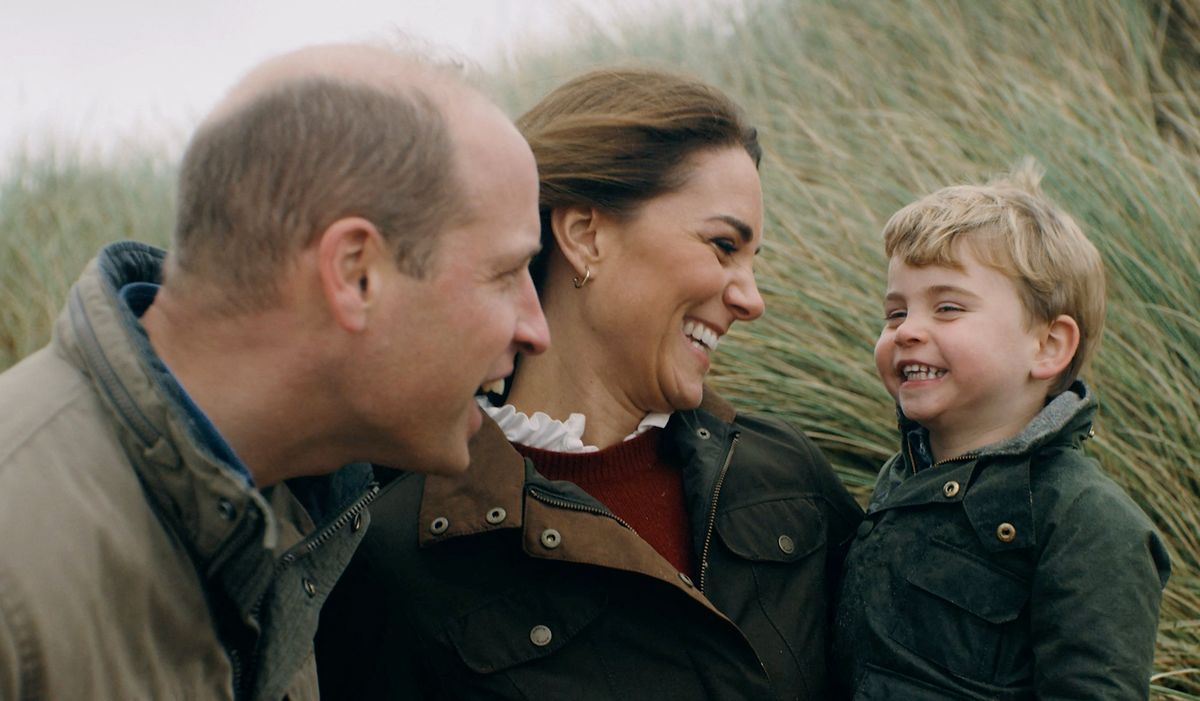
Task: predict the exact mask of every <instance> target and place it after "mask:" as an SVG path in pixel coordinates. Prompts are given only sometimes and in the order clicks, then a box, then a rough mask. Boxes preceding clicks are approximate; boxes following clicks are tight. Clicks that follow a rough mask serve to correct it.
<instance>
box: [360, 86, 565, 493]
mask: <svg viewBox="0 0 1200 701" xmlns="http://www.w3.org/2000/svg"><path fill="white" fill-rule="evenodd" d="M451 123H452V125H453V126H452V131H453V133H454V134H455V137H456V139H457V144H458V163H457V168H458V173H459V178H460V181H461V182H462V184H463V187H464V202H466V203H468V206H469V207H470V208H471V214H470V216H469V217H468V220H467V221H466V223H463V224H458V225H455V226H452V227H449V228H447V229H444V230H443V231H442V232H441V233H440V234H439V237H438V241H437V243H436V245H435V249H434V253H433V256H432V258H431V260H430V264H429V269H428V270H427V272H426V275H425V276H424V277H423V278H421V279H417V278H413V277H409V276H407V275H404V274H403V273H401V272H399V271H398V270H397V271H395V272H394V274H393V273H392V272H391V271H389V273H388V277H389V278H391V279H390V280H389V281H388V283H387V285H386V286H385V288H384V289H385V290H386V291H387V292H386V294H384V295H383V296H382V297H383V298H381V300H380V303H381V304H382V305H386V308H385V309H381V310H380V312H379V319H380V321H381V322H382V331H381V333H380V335H379V336H378V337H377V339H376V341H377V343H376V346H375V352H374V353H373V354H372V355H373V356H375V358H376V359H377V362H378V363H379V364H381V365H384V366H385V369H384V370H383V372H381V373H379V374H378V377H377V381H376V382H374V384H373V386H371V387H368V388H367V389H368V391H369V393H370V395H371V396H372V397H373V398H374V402H376V403H377V407H376V409H377V412H376V413H375V414H367V417H366V418H367V420H369V421H372V422H378V425H377V426H376V427H375V428H377V429H378V430H380V431H383V432H384V435H385V438H390V440H391V441H392V443H393V444H394V445H396V446H397V447H398V448H400V449H401V452H399V453H398V455H397V458H396V460H397V461H396V462H393V463H391V464H392V466H394V467H400V468H404V469H414V470H420V471H425V472H434V473H437V472H456V471H461V470H463V469H465V468H466V466H467V463H468V452H467V442H468V440H469V439H470V437H471V436H472V435H473V434H474V433H475V432H476V431H477V430H478V429H479V427H480V425H481V423H482V415H481V413H480V410H479V407H478V406H477V405H476V403H475V400H474V395H475V390H476V389H477V388H478V387H479V386H480V385H481V384H486V383H488V382H491V381H493V380H496V379H499V378H502V377H506V376H507V375H509V374H510V373H511V372H512V369H513V359H514V356H515V355H516V353H518V352H522V353H540V352H542V351H543V350H544V349H545V348H546V346H547V344H548V343H549V340H550V339H549V331H548V330H547V328H546V320H545V318H544V317H543V316H542V310H541V307H540V306H539V304H538V299H537V293H536V292H535V290H534V288H533V282H532V280H531V279H530V277H529V268H528V266H529V261H530V259H531V258H532V257H533V255H534V254H535V253H536V252H537V251H538V249H539V247H540V238H541V237H540V221H539V218H538V180H537V168H536V165H535V163H534V160H533V154H532V153H531V152H530V150H529V146H528V145H527V144H526V143H525V141H524V140H523V139H522V138H521V137H520V135H519V134H518V133H517V131H516V129H515V128H514V127H513V126H512V124H511V123H510V122H508V120H507V119H506V118H504V117H503V115H502V114H501V113H500V112H499V111H498V110H497V109H496V108H494V107H492V106H491V105H490V104H485V103H483V102H482V100H479V101H473V102H471V103H470V104H469V105H468V106H467V107H466V108H465V109H463V110H461V111H459V112H457V113H456V114H455V117H454V118H453V119H452V120H451ZM363 410H364V412H369V411H371V409H370V407H363Z"/></svg>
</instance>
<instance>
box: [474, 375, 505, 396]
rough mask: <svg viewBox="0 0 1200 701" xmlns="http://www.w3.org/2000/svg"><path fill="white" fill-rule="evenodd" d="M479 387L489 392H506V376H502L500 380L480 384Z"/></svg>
mask: <svg viewBox="0 0 1200 701" xmlns="http://www.w3.org/2000/svg"><path fill="white" fill-rule="evenodd" d="M479 389H481V390H483V391H484V392H487V393H488V394H504V378H503V377H501V378H500V379H498V380H492V381H491V382H489V383H487V384H486V385H480V387H479Z"/></svg>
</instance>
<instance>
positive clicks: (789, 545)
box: [779, 535, 796, 555]
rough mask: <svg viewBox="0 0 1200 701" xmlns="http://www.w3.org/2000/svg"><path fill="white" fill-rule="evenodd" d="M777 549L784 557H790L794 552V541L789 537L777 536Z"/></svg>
mask: <svg viewBox="0 0 1200 701" xmlns="http://www.w3.org/2000/svg"><path fill="white" fill-rule="evenodd" d="M779 549H780V550H782V551H783V553H784V554H785V555H791V554H792V553H794V552H796V541H794V540H792V537H791V536H790V535H781V536H779Z"/></svg>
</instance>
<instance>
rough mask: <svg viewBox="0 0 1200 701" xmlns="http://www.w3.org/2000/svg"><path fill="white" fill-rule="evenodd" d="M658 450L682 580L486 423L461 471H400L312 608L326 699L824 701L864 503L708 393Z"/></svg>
mask: <svg viewBox="0 0 1200 701" xmlns="http://www.w3.org/2000/svg"><path fill="white" fill-rule="evenodd" d="M663 438H664V440H668V441H671V442H672V443H673V444H674V445H675V446H676V448H677V449H678V451H679V455H680V460H681V465H683V481H684V494H685V499H686V504H687V509H688V513H689V516H690V519H691V523H690V527H691V531H692V539H693V547H694V552H695V556H696V558H695V559H696V562H697V563H699V565H698V568H699V569H698V576H697V578H696V580H695V581H694V582H693V581H692V579H690V578H689V577H688V576H687V575H686V574H682V573H680V572H678V571H676V570H675V569H674V568H673V567H672V566H671V565H670V564H669V563H668V562H667V560H665V559H664V558H662V557H661V556H660V555H659V554H658V553H657V552H656V551H655V550H654V549H653V548H652V547H651V546H650V545H648V544H647V543H646V542H645V541H643V540H642V539H641V538H640V537H638V535H637V534H636V533H634V532H633V531H632V530H630V529H629V528H628V527H626V526H625V525H623V524H622V523H621V522H619V521H618V520H617V519H616V518H615V517H614V516H612V514H611V513H610V512H609V511H608V510H607V509H606V508H605V507H604V506H603V505H601V504H600V503H599V502H597V501H596V500H595V499H593V498H592V497H590V496H589V495H588V494H586V493H585V492H583V491H582V490H581V489H580V488H579V487H577V486H575V485H574V484H572V483H569V482H551V481H549V480H546V479H545V478H544V477H542V476H541V475H539V474H538V473H537V471H536V465H533V464H532V462H531V461H527V460H525V459H524V458H522V457H521V455H520V454H519V453H517V452H516V451H515V450H514V449H513V448H512V446H511V445H509V443H508V442H507V441H506V440H505V439H504V436H503V434H502V433H501V432H500V429H499V427H497V426H496V425H495V424H494V423H492V422H491V421H490V420H485V422H484V428H483V429H482V430H481V431H480V433H479V435H477V436H476V437H475V439H474V440H473V442H472V445H471V455H472V463H471V466H470V467H469V468H468V469H467V471H466V472H465V473H463V474H461V475H455V476H422V475H419V474H409V473H404V474H402V476H400V477H398V478H397V479H395V481H393V482H392V483H391V484H390V485H388V487H386V488H385V490H384V492H383V493H382V494H381V495H380V497H379V499H378V500H377V501H376V502H375V504H374V505H373V506H372V507H371V510H372V527H371V530H370V532H369V533H368V534H367V537H366V539H365V541H364V543H363V546H362V547H361V548H360V550H359V551H358V554H357V555H356V556H355V559H354V561H353V562H352V564H351V566H350V568H349V570H348V571H347V573H346V575H345V577H344V578H343V579H342V581H341V582H340V583H339V585H338V587H337V588H336V589H335V591H334V593H333V594H332V595H331V598H330V601H329V602H328V604H327V606H326V608H325V610H324V612H323V614H322V620H321V626H320V629H319V632H318V640H317V648H318V668H319V671H320V680H321V687H322V696H323V698H326V699H374V698H380V699H415V698H427V699H476V698H488V699H572V700H573V701H583V700H584V699H614V700H616V699H619V700H620V701H630V700H631V699H658V700H665V699H681V700H682V699H687V700H688V701H696V700H698V699H720V700H722V701H725V700H730V699H754V700H756V701H759V700H762V699H773V698H778V699H825V698H826V696H827V681H826V667H827V661H826V653H827V647H828V642H827V641H828V628H829V622H830V618H831V609H830V603H829V602H830V597H831V593H832V589H833V588H834V587H835V586H836V581H835V579H836V577H837V573H838V572H839V571H840V568H841V561H842V557H843V555H844V548H845V545H846V544H847V542H848V540H849V539H850V537H851V536H852V535H853V533H854V530H855V528H856V527H857V525H858V523H859V520H860V519H861V510H860V509H859V507H858V506H857V504H856V503H855V502H854V501H853V499H852V498H851V497H850V495H849V494H848V493H847V492H846V490H845V488H844V487H843V486H842V484H841V483H840V481H839V480H838V479H837V477H836V476H835V475H834V473H833V471H832V470H831V469H830V467H829V464H828V462H826V460H825V459H824V457H822V456H821V454H820V453H819V452H818V450H817V449H816V448H815V447H814V446H813V445H812V444H811V443H810V442H809V441H808V439H807V438H805V437H804V436H803V435H802V434H801V433H800V432H798V431H797V430H796V429H794V428H792V427H791V426H790V425H788V424H786V423H784V422H782V421H778V420H774V419H767V418H762V417H755V416H749V415H740V416H736V417H735V416H734V411H733V409H732V407H730V406H729V405H728V404H726V403H725V402H724V401H722V400H720V399H719V398H717V397H715V396H713V395H712V394H711V393H709V394H708V395H707V396H706V397H705V401H704V404H703V405H702V407H701V408H700V409H697V410H691V411H680V412H676V413H675V414H674V415H672V417H671V420H670V423H669V424H668V426H667V427H666V429H664V435H663ZM364 622H366V623H364Z"/></svg>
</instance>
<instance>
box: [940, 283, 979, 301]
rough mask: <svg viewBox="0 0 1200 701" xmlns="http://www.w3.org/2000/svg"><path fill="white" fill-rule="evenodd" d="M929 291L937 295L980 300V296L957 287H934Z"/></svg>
mask: <svg viewBox="0 0 1200 701" xmlns="http://www.w3.org/2000/svg"><path fill="white" fill-rule="evenodd" d="M929 291H930V292H931V293H932V294H935V295H944V294H952V295H959V296H962V297H971V298H972V299H979V295H977V294H975V293H974V292H972V291H970V290H968V289H967V288H965V287H959V286H957V285H934V286H933V287H930V288H929Z"/></svg>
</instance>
